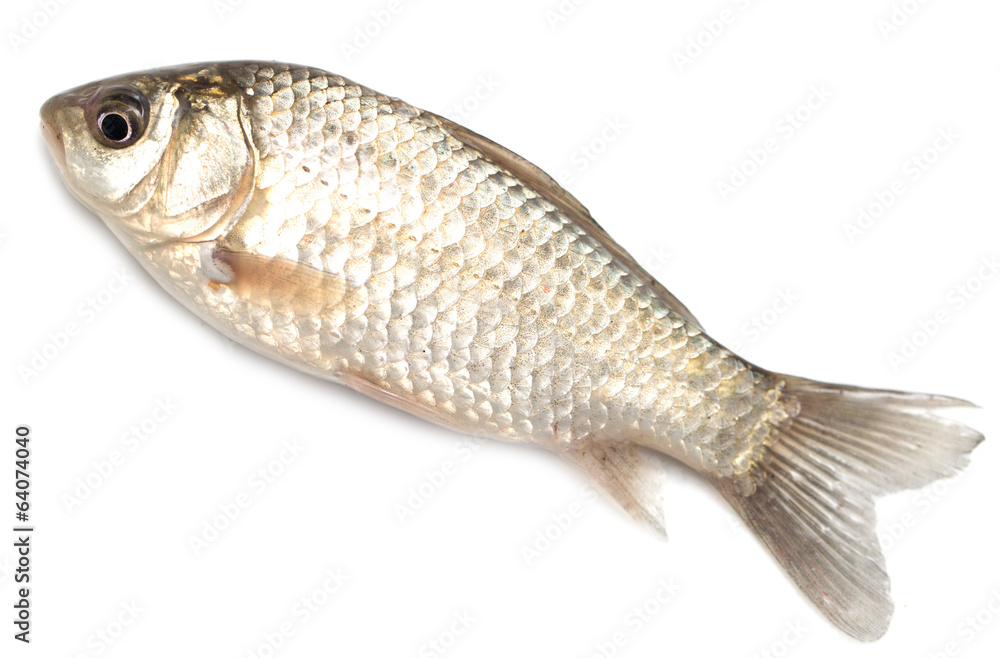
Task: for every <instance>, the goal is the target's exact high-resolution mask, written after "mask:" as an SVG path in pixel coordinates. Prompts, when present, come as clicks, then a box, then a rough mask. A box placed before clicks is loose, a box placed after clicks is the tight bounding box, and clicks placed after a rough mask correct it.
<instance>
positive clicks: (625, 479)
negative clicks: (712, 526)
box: [559, 441, 667, 538]
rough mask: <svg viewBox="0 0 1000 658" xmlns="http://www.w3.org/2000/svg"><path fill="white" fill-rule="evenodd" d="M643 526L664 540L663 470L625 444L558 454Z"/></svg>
mask: <svg viewBox="0 0 1000 658" xmlns="http://www.w3.org/2000/svg"><path fill="white" fill-rule="evenodd" d="M559 455H560V456H562V457H563V458H564V459H566V460H567V461H569V462H572V463H573V464H576V465H577V466H579V467H580V468H581V469H583V471H584V472H585V473H586V474H587V475H589V476H590V477H591V478H593V480H594V482H596V483H597V485H598V486H599V487H600V488H601V489H602V490H603V491H604V492H605V493H606V494H608V495H609V496H611V497H612V498H614V499H615V501H616V502H617V503H618V504H619V505H620V506H621V507H622V509H624V510H625V511H626V512H628V514H629V515H630V516H631V517H632V518H634V519H635V520H636V521H639V522H640V523H642V524H643V525H645V526H647V527H649V528H651V529H652V530H653V531H654V532H655V533H656V534H658V535H661V536H662V537H664V538H666V536H667V530H666V527H665V526H664V523H663V495H662V493H663V484H664V480H663V469H662V468H660V467H659V466H657V465H656V464H655V463H653V461H652V460H650V459H649V458H648V457H646V456H645V455H643V454H642V453H641V452H639V450H638V449H637V448H636V446H635V445H633V444H631V443H626V442H610V441H583V442H581V443H580V444H579V445H575V446H574V447H571V448H568V449H566V450H563V451H561V452H559Z"/></svg>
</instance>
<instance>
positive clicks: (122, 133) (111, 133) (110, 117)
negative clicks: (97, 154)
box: [101, 114, 129, 142]
mask: <svg viewBox="0 0 1000 658" xmlns="http://www.w3.org/2000/svg"><path fill="white" fill-rule="evenodd" d="M101 132H102V133H104V136H105V137H107V138H108V139H110V140H111V141H112V142H120V141H122V140H123V139H125V138H126V137H128V135H129V127H128V119H126V118H125V117H123V116H122V115H120V114H105V115H104V117H102V118H101Z"/></svg>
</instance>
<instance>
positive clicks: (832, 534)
mask: <svg viewBox="0 0 1000 658" xmlns="http://www.w3.org/2000/svg"><path fill="white" fill-rule="evenodd" d="M784 379H785V388H784V390H783V392H782V397H783V399H785V400H788V401H789V402H790V404H792V405H794V402H792V400H795V401H797V403H798V406H799V412H798V415H796V416H795V417H794V418H793V419H792V420H791V421H790V423H788V424H787V425H786V426H784V427H782V428H781V429H780V430H779V438H778V440H777V441H776V442H775V443H773V444H772V445H771V446H770V448H769V450H768V453H767V455H766V456H765V458H764V459H763V460H762V463H761V464H760V465H759V467H760V475H761V478H760V481H759V483H758V484H757V488H756V490H755V491H754V492H753V493H752V494H750V495H744V494H743V493H742V490H741V489H740V487H739V486H737V484H736V483H735V482H734V481H732V480H727V479H721V478H720V479H716V480H715V481H714V484H715V486H716V487H717V488H718V490H719V491H720V492H721V493H722V495H723V497H724V498H725V499H726V500H727V501H728V502H729V503H730V504H731V505H732V506H733V508H735V509H736V511H737V512H738V513H739V515H740V516H741V517H743V519H744V520H745V521H746V522H747V524H748V525H749V526H750V527H751V528H752V529H753V530H754V532H755V533H756V534H757V536H758V537H759V538H760V540H761V541H762V542H763V543H764V545H765V546H766V547H767V548H768V549H769V550H770V551H771V553H772V554H773V555H774V557H775V558H776V559H777V560H778V562H779V563H780V564H781V566H783V567H784V568H785V570H786V571H787V572H788V574H789V576H791V578H792V580H794V581H795V583H796V584H797V585H798V586H799V588H801V589H802V591H803V592H804V593H805V594H806V596H808V597H809V598H810V599H811V600H812V602H813V603H814V604H815V605H816V606H817V607H818V608H819V609H820V610H822V611H823V612H824V613H825V614H826V615H827V616H828V617H829V618H830V620H831V621H832V622H833V623H834V624H836V625H837V626H838V627H839V628H840V629H841V630H843V631H844V632H845V633H847V634H849V635H851V636H853V637H855V638H857V639H859V640H863V641H872V640H876V639H878V638H880V637H881V636H882V635H883V634H884V633H885V631H886V629H887V628H888V626H889V620H890V618H891V617H892V611H893V604H892V599H891V598H890V596H889V577H888V575H887V574H886V570H885V559H884V557H883V556H882V551H881V548H880V547H879V543H878V539H877V538H876V536H875V506H874V498H875V497H876V496H880V495H883V494H887V493H892V492H894V491H901V490H904V489H913V488H917V487H921V486H924V485H926V484H928V483H929V482H933V481H934V480H937V479H938V478H944V477H949V476H951V475H954V474H955V473H956V472H958V471H959V470H961V469H962V468H963V467H965V465H966V464H967V463H968V460H969V457H968V455H969V452H970V451H971V450H972V449H973V448H974V447H975V446H976V444H978V443H979V442H980V441H981V440H982V439H983V436H982V435H981V434H980V433H978V432H976V431H974V430H972V429H970V428H969V427H967V426H965V425H963V424H962V423H959V422H956V421H953V420H948V419H946V418H942V417H940V416H937V415H935V414H934V413H933V410H935V409H939V408H944V407H959V406H971V405H970V404H969V403H968V402H965V401H962V400H957V399H954V398H947V397H942V396H936V395H920V394H912V393H900V392H895V391H878V390H871V389H863V388H854V387H848V386H837V385H833V384H822V383H819V382H814V381H810V380H806V379H800V378H797V377H785V378H784Z"/></svg>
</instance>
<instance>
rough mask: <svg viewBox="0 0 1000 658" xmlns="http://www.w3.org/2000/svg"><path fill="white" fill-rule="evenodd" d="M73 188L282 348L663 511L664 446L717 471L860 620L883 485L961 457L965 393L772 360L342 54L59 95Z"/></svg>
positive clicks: (220, 319) (47, 110) (175, 290)
mask: <svg viewBox="0 0 1000 658" xmlns="http://www.w3.org/2000/svg"><path fill="white" fill-rule="evenodd" d="M42 119H43V132H44V133H45V135H46V139H47V141H48V142H49V146H50V149H51V150H52V152H53V155H54V158H55V161H56V163H57V167H58V168H59V170H60V173H61V175H62V177H63V179H64V181H65V182H66V184H67V186H68V187H69V188H70V190H71V191H73V193H74V194H75V195H76V196H77V197H78V198H79V199H80V200H81V201H82V202H83V203H84V204H85V205H87V206H88V207H89V208H91V209H92V210H94V211H95V212H96V213H97V214H98V215H100V216H101V217H102V219H103V220H104V221H105V223H106V224H107V225H108V226H109V228H111V230H112V231H113V232H114V233H115V234H116V235H117V236H118V237H119V239H120V240H121V241H122V242H123V243H124V244H125V246H126V247H127V248H128V249H129V251H130V252H131V253H132V254H133V255H134V256H135V257H136V259H137V260H139V262H140V263H141V264H142V266H143V267H144V268H145V269H146V270H147V271H148V272H149V273H150V274H151V275H152V276H153V277H154V278H155V279H156V280H157V281H158V282H159V283H160V285H162V286H163V287H164V288H165V289H166V290H168V291H169V292H170V293H171V294H172V295H173V296H174V297H175V298H177V299H178V300H179V301H180V302H181V303H182V304H184V305H185V306H186V307H188V308H189V309H190V310H192V311H193V312H195V313H196V314H197V315H199V316H200V317H201V318H203V319H204V320H205V321H207V322H208V323H210V324H211V325H212V326H214V327H216V328H217V329H218V330H220V331H221V332H223V333H224V334H226V335H227V336H229V337H230V338H232V339H233V340H236V341H238V342H240V343H241V344H243V345H246V346H248V347H250V348H251V349H254V350H256V351H257V352H260V353H262V354H264V355H266V356H269V357H271V358H273V359H275V360H278V361H280V362H282V363H285V364H287V365H289V366H292V367H294V368H296V369H298V370H302V371H304V372H308V373H310V374H312V375H315V376H318V377H321V378H323V379H327V380H330V381H334V382H338V383H341V384H345V385H347V386H350V387H352V388H354V389H356V390H359V391H361V392H363V393H365V394H367V395H370V396H372V397H375V398H377V399H380V400H383V401H385V402H387V403H389V404H392V405H393V406H396V407H399V408H402V409H405V410H407V411H409V412H411V413H413V414H415V415H417V416H420V417H422V418H425V419H427V420H431V421H433V422H436V423H438V424H441V425H444V426H446V427H449V428H452V429H455V430H458V431H461V432H465V433H470V434H475V435H479V436H486V437H490V438H495V439H500V440H504V441H511V442H517V443H525V444H531V445H537V446H540V447H543V448H546V449H549V450H552V451H554V452H556V453H558V454H560V455H561V456H563V457H565V458H566V459H567V460H569V461H570V462H572V463H574V464H576V465H577V466H579V467H581V468H582V469H584V470H585V471H586V472H587V473H588V474H590V475H591V476H592V477H593V478H594V479H595V480H596V481H597V483H598V484H599V485H600V486H601V487H602V488H603V489H604V490H605V491H606V492H607V493H609V494H610V495H611V496H612V497H613V498H614V499H615V500H617V501H618V502H619V503H620V504H621V505H622V507H623V508H624V509H625V510H626V511H628V512H629V513H630V514H631V515H632V516H633V517H635V518H637V519H639V520H641V521H643V522H645V523H647V524H649V525H651V526H652V527H653V528H655V529H656V530H658V531H662V530H663V524H662V512H661V501H660V488H661V486H662V479H661V477H662V468H661V467H660V466H658V465H657V463H656V461H655V460H653V459H650V458H649V457H648V456H647V455H646V454H644V452H643V451H642V450H640V449H639V448H644V449H651V450H653V451H656V452H659V453H662V454H665V455H667V456H669V457H672V458H674V459H676V460H679V461H681V462H683V463H685V464H687V465H689V466H691V467H692V468H694V469H695V470H697V471H698V472H700V473H702V474H704V475H705V476H706V477H707V478H709V479H710V481H712V482H713V484H714V485H715V486H716V487H717V488H718V490H719V491H720V493H721V494H722V495H723V497H724V498H726V500H727V501H729V502H730V504H732V505H733V506H734V508H735V509H736V510H737V512H739V513H740V514H741V516H743V518H744V519H745V520H746V521H747V522H748V523H749V524H750V525H751V527H752V528H753V529H754V530H755V531H756V532H757V533H758V535H760V537H761V539H762V541H763V542H764V544H765V545H766V546H767V547H768V548H769V549H770V550H771V552H772V553H773V554H774V555H775V557H776V558H777V559H778V561H779V562H780V563H781V564H782V566H784V567H785V568H786V570H788V572H789V574H790V575H791V576H792V578H793V580H795V581H796V582H797V583H798V584H799V586H800V587H801V588H802V589H803V591H804V593H806V595H807V596H809V598H810V599H811V600H812V601H813V602H814V603H815V604H816V605H817V606H818V607H819V608H820V609H821V610H822V611H823V612H824V613H825V614H827V615H828V616H829V617H830V618H831V620H832V621H833V622H834V623H836V624H837V625H838V626H839V627H840V628H842V629H843V630H845V631H846V632H848V633H850V634H851V635H853V636H855V637H858V638H860V639H866V640H870V639H875V638H877V637H879V636H880V635H881V634H882V633H884V632H885V629H886V627H887V625H888V621H889V617H890V616H891V612H892V602H891V599H890V598H889V592H888V590H889V586H888V577H887V576H886V574H885V567H884V560H883V558H882V555H881V552H880V550H879V548H878V543H877V540H876V539H875V536H874V507H873V503H872V500H873V497H874V496H876V495H880V494H883V493H888V492H890V491H896V490H899V489H903V488H910V487H915V486H921V485H922V484H926V483H927V482H930V481H933V480H934V479H936V478H938V477H945V476H948V475H951V474H953V473H954V472H955V471H956V470H957V469H960V468H961V467H962V466H964V464H965V463H966V461H967V454H968V452H969V451H970V450H971V449H972V447H974V445H975V444H976V443H978V441H979V440H980V439H981V438H982V437H981V436H980V435H979V434H978V433H976V432H974V431H973V430H970V429H968V428H966V427H965V426H963V425H961V424H958V423H954V422H951V421H948V420H945V419H943V418H940V417H938V416H936V415H934V414H933V413H931V410H932V409H934V408H937V407H947V406H956V405H960V404H963V403H962V402H961V401H958V400H954V399H951V398H945V397H940V396H927V395H913V394H904V393H896V392H889V391H870V390H866V389H857V388H852V387H840V386H834V385H830V384H822V383H818V382H812V381H809V380H805V379H801V378H797V377H791V376H784V375H780V374H776V373H772V372H769V371H767V370H764V369H761V368H758V367H756V366H754V365H752V364H750V363H748V362H746V361H744V360H743V359H741V358H740V357H739V356H737V355H736V354H734V353H732V352H731V351H729V350H727V349H726V348H725V347H723V346H722V345H720V344H718V343H717V342H715V341H714V340H712V339H711V338H710V337H709V336H708V335H707V334H706V333H705V332H704V330H703V328H702V327H701V325H700V324H699V322H698V321H697V320H696V319H695V318H694V316H693V315H692V314H691V313H690V311H688V309H687V308H685V307H684V305H683V304H681V303H680V301H679V300H677V299H676V298H675V297H674V296H673V295H672V294H670V293H669V291H667V289H666V288H665V287H663V285H661V284H660V283H659V282H657V281H656V280H655V279H654V278H653V277H652V276H651V275H650V274H649V273H648V272H646V271H645V270H644V269H643V268H642V267H641V266H640V265H639V264H638V263H636V261H635V259H633V258H632V257H631V256H630V255H629V254H628V253H627V252H626V251H625V250H624V249H622V248H621V247H620V246H619V245H618V244H617V243H615V242H614V240H613V239H612V238H611V237H610V236H609V235H608V234H607V233H606V232H605V231H604V230H603V229H602V228H601V227H600V226H599V225H598V224H597V222H596V221H594V219H593V218H592V217H591V215H590V213H589V212H588V211H587V210H586V208H584V206H583V205H582V204H580V202H579V201H577V200H576V199H575V198H573V197H572V196H571V195H570V194H569V193H568V192H566V191H565V190H563V189H562V188H561V187H560V186H559V185H558V184H557V183H555V181H553V180H552V179H551V178H550V177H548V176H547V175H546V174H545V173H544V172H542V171H541V170H539V169H538V168H537V167H535V166H534V165H531V164H530V163H528V162H527V161H525V160H524V159H523V158H520V157H519V156H517V155H516V154H514V153H512V152H510V151H508V150H507V149H505V148H503V147H501V146H499V145H497V144H495V143H493V142H491V141H490V140H488V139H486V138H484V137H482V136H480V135H477V134H476V133H473V132H472V131H470V130H468V129H466V128H464V127H462V126H459V125H457V124H454V123H453V122H451V121H449V120H447V119H444V118H442V117H440V116H437V115H435V114H433V113H430V112H426V111H423V110H420V109H417V108H414V107H412V106H411V105H409V104H407V103H405V102H403V101H401V100H399V99H396V98H393V97H390V96H386V95H383V94H380V93H378V92H375V91H372V90H370V89H368V88H366V87H364V86H361V85H358V84H355V83H353V82H351V81H350V80H347V79H345V78H343V77H340V76H338V75H334V74H331V73H327V72H325V71H321V70H318V69H313V68H308V67H299V66H292V65H287V64H278V63H264V62H224V63H213V64H196V65H188V66H183V67H177V68H174V69H162V70H154V71H149V72H144V73H137V74H130V75H126V76H121V77H119V78H114V79H111V80H107V81H102V82H98V83H91V84H89V85H84V86H82V87H79V88H77V89H74V90H71V91H69V92H66V93H64V94H61V95H59V96H56V97H54V98H53V99H51V100H50V101H48V102H47V103H46V105H45V106H44V107H43V109H42Z"/></svg>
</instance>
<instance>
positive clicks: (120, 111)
mask: <svg viewBox="0 0 1000 658" xmlns="http://www.w3.org/2000/svg"><path fill="white" fill-rule="evenodd" d="M93 107H94V111H93V117H94V119H93V121H92V122H91V123H92V126H93V128H94V135H95V136H96V137H97V139H98V140H99V141H100V142H102V143H103V144H104V145H106V146H110V147H112V148H125V147H126V146H131V145H132V144H135V143H136V142H137V141H139V138H140V137H142V135H143V133H144V132H145V131H146V120H147V118H148V116H149V110H148V107H149V105H148V101H146V98H145V96H143V95H142V94H140V93H139V92H137V91H135V90H133V89H113V90H110V91H108V92H105V93H104V94H102V95H101V96H100V97H99V98H97V99H96V103H94V106H93Z"/></svg>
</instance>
